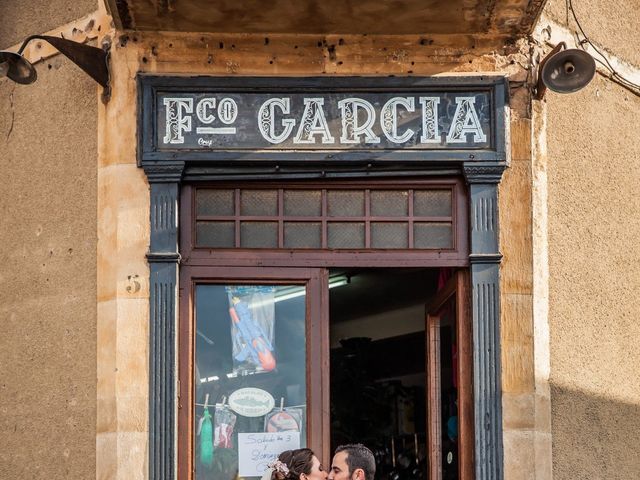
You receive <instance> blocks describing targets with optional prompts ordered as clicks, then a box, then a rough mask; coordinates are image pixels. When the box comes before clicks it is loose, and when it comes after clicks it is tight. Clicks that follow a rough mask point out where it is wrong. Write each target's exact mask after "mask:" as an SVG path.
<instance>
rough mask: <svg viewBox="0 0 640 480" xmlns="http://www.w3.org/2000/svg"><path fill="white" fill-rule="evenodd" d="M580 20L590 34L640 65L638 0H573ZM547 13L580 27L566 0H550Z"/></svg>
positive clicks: (563, 23) (629, 60) (562, 23)
mask: <svg viewBox="0 0 640 480" xmlns="http://www.w3.org/2000/svg"><path fill="white" fill-rule="evenodd" d="M572 4H573V9H574V11H575V13H576V16H577V17H578V21H579V22H580V25H582V28H583V29H584V31H585V33H586V34H587V35H588V36H589V38H590V39H591V40H592V41H593V42H595V43H597V44H598V45H599V46H601V47H604V50H606V51H608V52H613V53H614V54H615V55H617V56H619V57H620V58H621V59H623V60H625V61H626V62H629V63H632V64H635V65H640V49H639V48H638V45H640V29H638V25H640V9H639V8H638V2H637V0H616V1H615V2H611V1H607V0H573V2H572ZM544 13H545V14H546V15H548V16H549V17H550V18H552V19H553V20H555V21H556V22H558V23H559V24H561V25H565V26H566V25H568V26H570V27H571V28H572V29H576V24H575V21H574V19H573V15H572V14H571V12H570V11H569V10H568V9H567V1H566V0H549V2H548V4H547V6H546V8H545V10H544Z"/></svg>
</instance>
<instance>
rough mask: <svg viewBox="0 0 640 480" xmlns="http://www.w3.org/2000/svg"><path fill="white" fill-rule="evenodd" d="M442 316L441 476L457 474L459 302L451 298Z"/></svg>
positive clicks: (440, 342) (452, 476) (453, 476)
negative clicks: (457, 330)
mask: <svg viewBox="0 0 640 480" xmlns="http://www.w3.org/2000/svg"><path fill="white" fill-rule="evenodd" d="M441 314H442V317H441V319H440V339H439V340H440V341H439V346H440V418H439V420H440V426H441V427H440V432H441V434H442V437H441V444H442V451H441V452H440V455H441V457H440V458H441V459H442V478H443V479H451V480H456V479H457V478H458V378H457V374H458V341H457V338H456V331H455V328H454V326H455V324H456V320H455V316H456V303H455V299H454V298H452V299H451V300H450V301H449V302H447V305H446V306H445V307H443V309H442V310H441Z"/></svg>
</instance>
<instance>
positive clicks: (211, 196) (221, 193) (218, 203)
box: [196, 189, 235, 216]
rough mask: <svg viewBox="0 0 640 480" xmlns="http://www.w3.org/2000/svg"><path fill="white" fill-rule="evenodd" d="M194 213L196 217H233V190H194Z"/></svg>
mask: <svg viewBox="0 0 640 480" xmlns="http://www.w3.org/2000/svg"><path fill="white" fill-rule="evenodd" d="M196 211H197V214H198V215H227V216H231V215H233V214H234V213H235V202H234V194H233V190H204V189H198V190H196Z"/></svg>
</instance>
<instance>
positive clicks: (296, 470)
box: [271, 448, 313, 480]
mask: <svg viewBox="0 0 640 480" xmlns="http://www.w3.org/2000/svg"><path fill="white" fill-rule="evenodd" d="M278 460H280V461H281V462H282V463H284V464H285V465H286V466H287V468H289V473H288V474H286V475H285V474H283V473H281V472H278V471H277V470H275V471H274V472H273V474H272V475H271V480H300V475H301V474H303V473H304V474H305V475H309V474H310V473H311V468H312V467H313V451H312V450H311V449H310V448H298V449H297V450H285V451H284V452H282V453H281V454H280V455H278Z"/></svg>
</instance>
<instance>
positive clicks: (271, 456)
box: [238, 432, 300, 477]
mask: <svg viewBox="0 0 640 480" xmlns="http://www.w3.org/2000/svg"><path fill="white" fill-rule="evenodd" d="M296 448H300V432H280V433H238V469H239V472H238V474H239V475H240V476H241V477H261V476H262V475H263V474H264V472H265V470H266V469H267V465H268V464H269V463H270V462H272V461H273V460H275V459H276V458H278V455H280V453H282V452H283V451H285V450H293V449H296Z"/></svg>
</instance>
